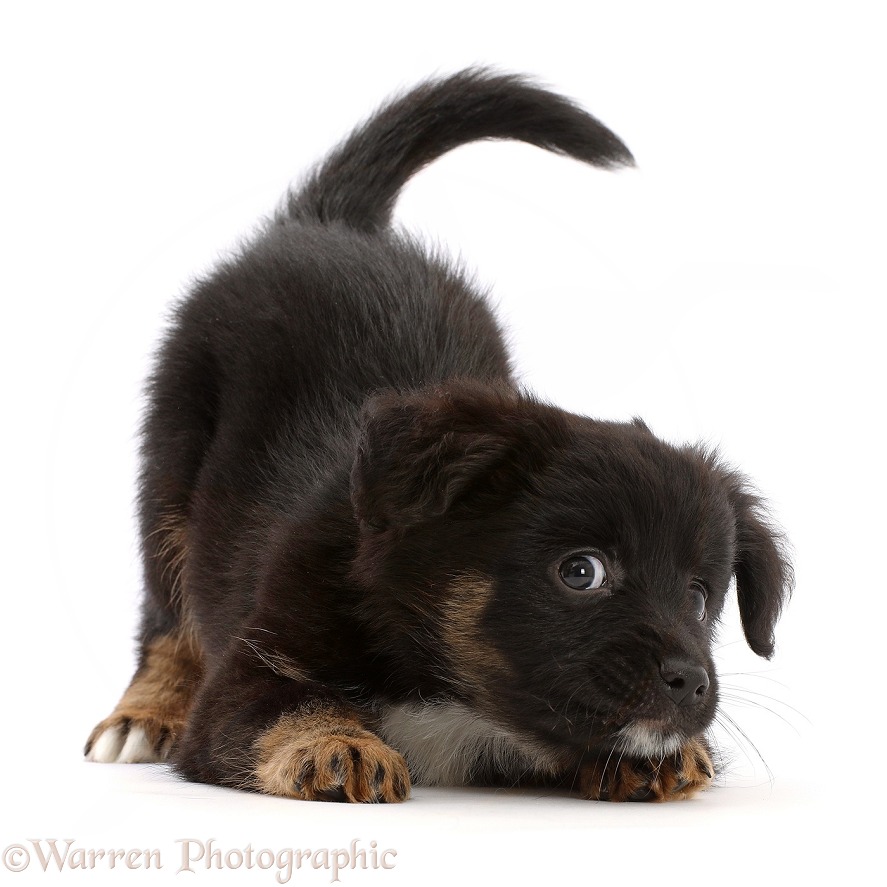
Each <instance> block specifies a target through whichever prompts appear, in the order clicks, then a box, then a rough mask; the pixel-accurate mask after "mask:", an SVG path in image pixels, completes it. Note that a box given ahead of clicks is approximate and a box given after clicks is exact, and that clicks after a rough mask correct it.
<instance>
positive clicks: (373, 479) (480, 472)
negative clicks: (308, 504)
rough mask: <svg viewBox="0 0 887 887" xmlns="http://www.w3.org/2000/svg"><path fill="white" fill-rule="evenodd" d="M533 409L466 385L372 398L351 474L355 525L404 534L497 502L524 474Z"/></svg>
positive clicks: (518, 400)
mask: <svg viewBox="0 0 887 887" xmlns="http://www.w3.org/2000/svg"><path fill="white" fill-rule="evenodd" d="M532 409H533V407H532V405H531V404H530V402H529V401H527V400H525V399H521V398H518V397H516V396H515V395H514V394H513V393H509V392H502V391H499V390H497V389H495V388H492V387H488V386H483V385H480V384H478V385H472V384H470V383H464V382H463V383H450V384H448V385H447V386H446V387H441V388H438V389H433V390H431V391H427V392H421V393H412V394H406V395H400V394H396V393H386V394H380V395H377V396H376V397H374V398H372V399H371V400H370V401H369V402H368V403H367V404H366V405H365V406H364V410H363V415H362V417H361V433H360V438H359V440H358V446H357V457H356V459H355V462H354V466H353V469H352V472H351V498H352V502H353V504H354V509H355V513H356V516H357V518H358V520H359V521H360V522H361V524H362V525H363V526H364V527H366V528H368V529H371V530H384V529H391V528H404V527H408V526H412V525H415V524H418V523H422V522H424V521H428V520H432V519H434V518H438V517H441V516H443V515H444V514H446V513H448V512H451V511H452V510H453V509H455V508H458V509H459V510H460V512H461V513H463V514H466V513H469V512H472V511H474V512H477V511H480V510H484V509H486V508H489V507H491V506H492V505H493V504H495V503H496V502H499V501H501V500H502V497H503V496H507V495H508V494H509V492H510V491H512V490H513V489H514V487H515V486H516V485H517V483H518V481H519V478H520V476H521V475H526V474H528V473H529V468H530V466H529V461H528V457H529V452H528V450H530V449H532V448H530V447H528V446H527V444H528V442H529V440H528V439H531V438H532V431H533V430H534V429H536V430H537V431H538V427H537V424H536V423H535V422H533V421H532V418H531V417H530V416H529V415H528V414H529V413H530V412H531V411H532ZM537 449H539V448H538V447H537Z"/></svg>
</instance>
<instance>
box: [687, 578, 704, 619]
mask: <svg viewBox="0 0 887 887" xmlns="http://www.w3.org/2000/svg"><path fill="white" fill-rule="evenodd" d="M707 598H708V593H707V592H706V590H705V586H704V585H702V583H700V582H694V583H693V584H692V585H691V586H690V599H691V600H692V601H693V612H694V613H695V614H696V618H697V619H698V620H699V621H700V622H702V620H703V619H705V601H706V599H707Z"/></svg>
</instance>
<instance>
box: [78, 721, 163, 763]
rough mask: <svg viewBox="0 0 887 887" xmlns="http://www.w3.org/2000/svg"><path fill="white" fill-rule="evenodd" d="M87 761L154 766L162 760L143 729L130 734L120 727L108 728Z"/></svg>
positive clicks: (136, 728)
mask: <svg viewBox="0 0 887 887" xmlns="http://www.w3.org/2000/svg"><path fill="white" fill-rule="evenodd" d="M86 760H87V761H95V762H96V763H98V764H153V763H155V762H157V761H159V760H160V757H159V756H158V754H157V753H156V752H155V751H154V749H153V747H152V746H151V743H150V742H149V741H148V736H147V734H146V733H145V731H144V729H143V728H142V727H138V726H133V727H131V728H130V730H129V732H128V733H124V732H123V730H122V729H121V728H120V727H108V729H107V730H105V731H104V732H103V733H102V734H101V735H100V736H99V737H98V739H96V741H95V742H94V743H93V744H92V748H91V749H90V750H89V754H88V755H87V756H86Z"/></svg>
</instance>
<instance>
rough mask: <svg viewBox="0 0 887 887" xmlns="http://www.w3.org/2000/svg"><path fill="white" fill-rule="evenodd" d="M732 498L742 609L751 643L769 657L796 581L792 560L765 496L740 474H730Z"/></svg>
mask: <svg viewBox="0 0 887 887" xmlns="http://www.w3.org/2000/svg"><path fill="white" fill-rule="evenodd" d="M728 481H729V483H730V487H731V489H730V500H731V502H732V504H733V510H734V512H735V514H736V559H735V563H734V565H733V573H734V575H735V576H736V591H737V595H738V598H739V613H740V616H741V617H742V628H743V630H744V631H745V637H746V640H747V641H748V645H749V646H750V647H751V648H752V650H754V651H755V653H757V654H758V656H763V657H765V658H767V659H769V658H770V657H771V656H772V655H773V650H774V643H775V641H774V637H773V629H774V627H775V626H776V621H777V620H778V619H779V614H780V613H781V612H782V608H783V606H784V604H785V603H786V601H787V600H788V598H789V596H790V595H791V591H792V585H793V578H794V577H793V573H792V567H791V564H790V563H789V562H788V559H787V557H786V555H785V552H784V550H783V548H784V542H783V539H782V536H781V534H780V533H779V532H778V531H776V530H775V529H774V528H773V527H772V526H771V525H770V523H769V521H768V518H767V515H766V511H765V509H764V506H763V504H762V502H761V500H760V499H759V498H758V497H757V496H755V495H754V494H753V493H751V492H750V491H749V489H748V483H747V481H746V480H745V479H744V478H743V477H741V476H740V475H736V474H734V475H730V476H729V477H728Z"/></svg>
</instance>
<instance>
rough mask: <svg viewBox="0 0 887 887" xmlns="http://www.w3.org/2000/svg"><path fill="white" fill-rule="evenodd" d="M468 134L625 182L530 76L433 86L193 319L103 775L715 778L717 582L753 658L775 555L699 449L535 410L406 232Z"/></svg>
mask: <svg viewBox="0 0 887 887" xmlns="http://www.w3.org/2000/svg"><path fill="white" fill-rule="evenodd" d="M485 138H508V139H520V140H523V141H525V142H529V143H532V144H534V145H538V146H540V147H543V148H546V149H548V150H551V151H556V152H558V153H561V154H565V155H569V156H571V157H575V158H578V159H580V160H583V161H585V162H587V163H591V164H594V165H596V166H602V167H615V166H619V165H625V164H630V163H631V162H632V158H631V155H630V153H629V152H628V149H627V148H626V147H625V146H624V145H623V144H622V143H621V142H620V141H619V139H618V138H617V137H616V136H614V135H613V133H611V132H610V131H609V130H607V129H606V128H605V127H604V126H603V125H601V124H600V123H599V122H598V121H597V120H595V119H594V118H593V117H591V116H589V115H588V114H586V113H585V112H583V111H582V110H580V109H579V108H577V107H576V106H575V105H573V104H571V103H570V102H568V101H567V100H565V99H563V98H561V97H559V96H557V95H553V94H552V93H550V92H547V91H545V90H543V89H540V88H538V87H536V86H534V85H532V84H531V83H529V82H527V81H526V80H524V79H522V78H519V77H514V76H501V75H496V74H491V73H489V72H485V71H477V70H471V71H466V72H463V73H461V74H457V75H455V76H453V77H450V78H448V79H444V80H440V81H435V82H429V83H426V84H424V85H422V86H420V87H418V88H417V89H415V90H414V91H412V92H410V93H409V94H408V95H406V96H404V97H402V98H399V99H397V100H396V101H394V102H392V103H391V104H389V105H387V106H386V107H384V108H383V109H382V110H381V111H380V112H379V113H378V114H377V115H376V116H374V117H373V118H372V119H371V120H370V121H369V122H368V123H366V124H365V125H364V126H362V127H361V128H359V129H358V130H356V131H355V132H354V133H353V134H352V135H351V137H350V138H348V139H347V140H346V141H345V142H344V143H343V144H342V145H341V146H340V147H339V148H338V149H336V150H335V151H334V152H333V153H332V154H331V155H330V157H329V158H328V159H327V160H326V161H325V162H324V163H323V164H322V165H321V166H320V167H319V168H318V169H317V170H316V171H315V172H314V173H313V175H311V176H310V177H309V179H308V180H307V182H306V183H305V184H304V186H303V187H302V188H301V189H300V190H299V191H297V192H296V193H293V194H292V195H290V196H289V198H288V199H287V201H286V203H285V206H284V208H283V209H281V211H280V212H279V213H278V214H277V215H276V216H275V217H274V218H273V220H272V221H271V222H270V223H269V224H268V225H267V226H266V227H265V228H264V230H263V231H262V233H261V235H260V236H258V237H257V238H256V239H255V241H254V242H253V243H252V244H251V245H249V246H248V247H247V248H245V249H243V250H242V252H241V254H240V255H239V256H238V257H237V258H236V259H234V260H231V261H227V262H225V263H223V264H222V265H221V266H220V267H219V268H217V269H216V270H215V271H214V272H213V273H212V274H211V275H210V276H208V277H207V278H206V279H204V280H202V281H201V282H200V283H198V284H197V285H196V286H195V287H194V291H193V292H192V293H191V295H190V297H189V298H187V299H186V300H185V301H184V302H183V303H182V304H181V305H180V306H179V307H178V310H177V314H176V318H175V322H174V324H173V326H172V329H171V330H170V332H169V334H168V335H167V337H166V339H165V341H164V343H163V345H162V348H161V349H160V353H159V356H158V359H157V363H156V368H155V371H154V374H153V376H152V377H151V380H150V382H149V386H148V409H147V415H146V418H145V423H144V436H143V444H142V472H141V486H140V491H141V492H140V517H141V532H142V548H143V555H144V570H145V586H146V595H145V604H144V611H143V621H142V630H141V637H140V651H141V656H140V662H139V666H138V670H137V671H136V674H135V676H134V678H133V680H132V683H131V684H130V686H129V688H128V689H127V691H126V692H125V694H124V695H123V698H122V699H121V701H120V703H119V704H118V706H117V708H116V709H115V710H114V712H113V714H112V715H111V716H110V717H109V718H107V719H106V720H104V721H102V722H101V723H100V724H99V725H98V726H97V727H96V728H95V730H94V731H93V733H92V735H91V736H90V738H89V741H88V743H87V746H86V754H87V756H88V757H89V758H90V759H91V760H94V761H154V760H163V759H166V758H167V757H169V758H170V759H171V760H172V762H173V764H174V766H175V767H176V769H177V770H178V771H179V772H180V773H181V774H183V775H184V776H185V777H187V778H189V779H193V780H198V781H203V782H211V783H216V784H218V785H226V786H235V787H239V788H248V789H253V790H258V791H263V792H269V793H271V794H277V795H287V796H291V797H295V798H306V799H332V798H344V799H347V800H349V801H399V800H402V799H404V798H406V797H407V795H408V794H409V787H410V782H411V780H412V781H414V782H417V783H421V784H464V783H486V784H491V783H492V784H545V785H565V786H572V787H575V788H576V790H577V791H578V792H580V793H581V794H582V796H584V797H587V798H609V799H612V800H622V799H634V798H655V799H659V800H664V799H669V798H679V797H686V796H688V795H690V794H692V793H693V792H695V791H696V790H698V789H700V788H703V787H705V786H706V785H708V784H709V782H710V780H711V778H712V776H713V767H712V762H711V758H710V755H709V751H708V748H707V745H706V741H705V739H704V732H705V730H706V729H707V728H708V727H709V725H710V724H711V722H712V719H713V716H714V712H715V707H716V704H717V682H716V678H715V673H714V668H713V665H712V659H711V652H710V646H711V642H712V633H713V628H714V624H715V622H716V620H717V618H718V615H719V613H720V612H721V608H722V606H723V603H724V596H725V594H726V592H727V589H728V586H729V585H730V581H731V577H732V576H735V578H736V587H737V592H738V595H739V607H740V611H741V614H742V622H743V627H744V629H745V634H746V637H747V639H748V642H749V644H750V646H751V647H752V649H753V650H754V651H755V652H756V653H758V654H760V655H762V656H770V655H771V654H772V652H773V627H774V623H775V621H776V619H777V617H778V614H779V611H780V608H781V606H782V604H783V600H784V598H785V596H786V594H787V593H788V589H789V584H790V570H789V567H788V564H787V562H786V560H785V559H784V557H783V555H782V554H781V551H780V545H779V541H778V538H776V537H775V536H774V532H773V531H772V529H771V528H770V527H769V526H768V523H767V521H766V518H765V515H764V514H763V513H762V508H761V504H760V502H759V501H758V499H756V498H755V496H754V495H753V494H752V493H751V492H750V491H749V489H748V485H747V483H746V481H745V479H744V478H743V477H742V476H741V475H739V474H737V473H735V472H733V471H731V470H728V469H726V468H725V467H723V466H721V465H720V464H719V463H718V462H717V460H716V459H715V458H714V457H713V456H712V455H710V454H709V453H707V452H705V451H703V450H701V449H700V448H698V447H692V446H688V447H674V446H671V445H669V444H666V443H663V442H662V441H660V440H658V439H657V438H656V437H654V436H653V434H652V433H651V432H650V431H649V430H648V429H647V427H646V426H645V425H644V424H643V423H642V422H640V421H638V420H635V421H633V422H630V423H626V424H620V423H613V422H602V421H597V420H594V419H588V418H584V417H581V416H576V415H572V414H570V413H566V412H564V411H563V410H559V409H557V408H556V407H553V406H549V405H548V404H544V403H540V402H539V401H538V400H536V399H534V398H533V397H532V395H530V394H527V393H526V392H523V391H521V390H519V389H518V387H517V385H516V383H515V381H514V378H513V376H512V373H511V369H510V367H509V361H508V356H507V354H506V350H505V346H504V344H503V339H502V335H501V332H500V329H499V327H498V325H497V322H496V320H495V318H494V317H493V315H492V314H491V312H490V309H489V308H488V306H487V305H486V303H485V302H484V300H483V299H482V298H481V297H480V296H479V295H478V294H477V293H476V292H475V291H474V289H473V288H472V285H471V283H470V282H469V281H468V280H466V279H465V277H464V276H463V275H462V273H461V272H460V271H458V270H456V269H455V268H454V267H452V266H451V265H450V264H448V263H447V261H446V260H445V259H443V258H441V257H440V256H438V255H435V254H429V252H428V251H427V250H426V249H424V248H423V247H422V246H421V244H419V243H417V242H415V241H414V240H413V239H411V238H410V237H408V236H406V235H404V234H402V233H400V232H397V231H394V230H392V228H391V227H390V216H391V212H392V207H393V205H394V201H395V199H396V197H397V194H398V191H399V190H400V188H401V187H402V186H403V185H404V183H405V182H406V181H407V179H409V177H410V176H411V175H413V174H414V173H415V172H417V171H418V170H419V169H421V168H422V167H423V166H425V165H426V164H427V163H429V162H430V161H432V160H434V159H435V158H436V157H438V156H440V155H441V154H442V153H444V152H445V151H448V150H450V149H451V148H454V147H456V146H457V145H461V144H464V143H466V142H470V141H472V140H475V139H485Z"/></svg>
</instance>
